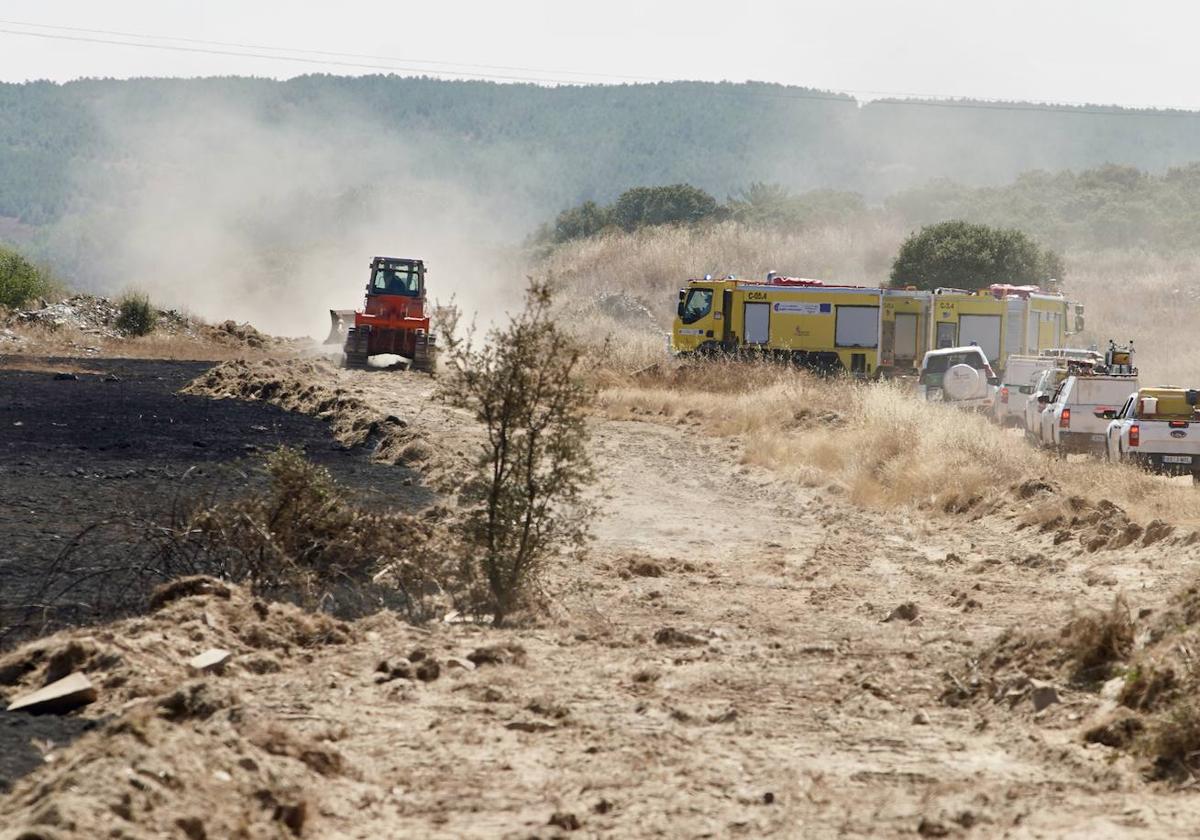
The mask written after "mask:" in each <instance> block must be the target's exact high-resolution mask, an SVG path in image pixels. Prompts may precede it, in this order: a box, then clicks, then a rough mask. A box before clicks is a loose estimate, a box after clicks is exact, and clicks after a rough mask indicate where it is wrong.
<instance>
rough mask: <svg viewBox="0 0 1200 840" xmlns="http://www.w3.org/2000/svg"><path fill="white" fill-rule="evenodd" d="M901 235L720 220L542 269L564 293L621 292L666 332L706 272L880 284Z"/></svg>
mask: <svg viewBox="0 0 1200 840" xmlns="http://www.w3.org/2000/svg"><path fill="white" fill-rule="evenodd" d="M905 233H906V231H903V230H901V229H899V228H896V227H890V226H887V225H883V224H871V225H863V226H859V227H829V228H816V229H812V230H806V231H800V232H796V233H790V234H788V233H780V232H777V231H768V230H760V229H752V228H747V227H745V226H743V225H739V224H736V223H734V222H725V223H722V224H718V225H711V226H707V227H701V228H650V229H647V230H643V231H639V232H637V233H617V234H609V235H605V236H599V237H596V238H593V239H584V240H578V241H575V242H570V243H567V244H565V245H563V246H562V247H560V248H557V249H556V250H555V251H554V252H553V253H551V255H550V256H549V257H548V258H547V259H546V260H545V261H544V262H543V264H542V266H541V268H542V269H543V270H545V271H546V272H547V273H548V274H549V275H550V276H552V277H554V278H556V279H557V280H558V281H559V282H561V283H563V284H565V285H566V287H567V288H568V289H570V290H580V291H597V290H604V291H607V292H610V293H611V292H624V293H627V294H629V295H632V296H634V297H637V298H639V299H641V300H642V301H644V302H645V303H646V305H647V306H648V307H649V308H650V309H651V311H652V312H654V313H656V314H659V313H661V319H660V324H661V325H662V326H663V328H664V329H665V328H667V327H669V326H670V323H671V319H672V318H673V317H674V314H675V293H676V291H677V290H678V289H679V288H680V286H682V285H683V284H684V283H685V282H687V280H688V278H689V277H703V276H704V275H705V274H712V275H714V276H724V275H726V274H731V273H732V274H736V275H738V276H740V277H764V276H766V273H767V272H768V271H779V272H782V273H784V274H793V275H803V276H806V277H821V278H824V279H827V280H837V281H840V282H845V283H856V284H858V283H861V284H864V285H873V286H878V285H879V283H880V281H882V280H883V279H885V278H886V277H887V274H888V271H889V270H890V269H891V261H892V259H893V258H894V256H895V254H896V251H897V250H898V249H899V247H900V242H901V241H902V240H903V238H904V235H905Z"/></svg>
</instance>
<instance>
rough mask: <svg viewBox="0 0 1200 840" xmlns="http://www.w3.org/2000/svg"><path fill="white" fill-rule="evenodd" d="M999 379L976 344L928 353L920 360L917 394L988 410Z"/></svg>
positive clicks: (938, 400)
mask: <svg viewBox="0 0 1200 840" xmlns="http://www.w3.org/2000/svg"><path fill="white" fill-rule="evenodd" d="M999 382H1000V380H999V379H997V378H996V374H995V372H994V371H993V370H992V366H991V365H990V364H988V360H987V356H985V355H984V353H983V350H982V349H980V348H979V347H978V346H976V345H971V346H970V347H947V348H944V349H942V350H930V351H929V352H928V353H926V354H925V358H924V359H922V360H921V376H920V378H919V379H918V380H917V393H918V394H919V395H920V396H921V397H922V398H923V399H926V400H932V401H935V402H944V403H950V404H951V405H954V406H957V407H959V408H970V409H975V410H977V411H990V410H991V409H992V401H993V397H994V394H995V392H996V386H997V385H998V384H999Z"/></svg>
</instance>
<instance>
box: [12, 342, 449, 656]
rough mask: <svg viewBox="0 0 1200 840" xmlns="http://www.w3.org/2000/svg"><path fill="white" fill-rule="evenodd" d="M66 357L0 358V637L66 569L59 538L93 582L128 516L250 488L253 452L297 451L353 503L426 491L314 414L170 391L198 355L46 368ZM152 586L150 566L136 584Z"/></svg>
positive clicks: (113, 558) (188, 375)
mask: <svg viewBox="0 0 1200 840" xmlns="http://www.w3.org/2000/svg"><path fill="white" fill-rule="evenodd" d="M71 364H72V363H71V362H69V361H68V360H61V362H60V361H58V360H45V359H40V360H20V359H15V360H14V359H12V358H9V359H7V360H6V368H5V369H0V535H2V536H3V539H2V541H0V645H3V644H5V643H11V642H12V641H13V640H14V638H16V637H18V636H20V635H23V634H24V633H27V632H28V631H29V629H30V628H25V627H20V626H18V625H20V624H21V623H23V622H24V623H28V620H29V619H28V615H29V607H30V606H34V607H37V606H39V605H40V604H42V603H45V600H46V599H47V587H46V583H47V581H48V580H49V579H50V578H52V577H53V578H56V579H57V578H63V580H64V581H66V580H67V578H69V577H70V576H71V575H73V574H76V572H73V571H70V570H64V569H63V568H62V567H63V563H64V561H63V560H62V558H63V555H64V550H65V549H66V548H67V547H68V546H70V545H72V542H73V541H77V542H78V547H77V548H75V549H73V550H72V551H71V559H70V564H72V569H78V570H80V571H81V572H85V573H89V574H94V575H96V581H97V584H99V583H102V582H103V579H104V573H103V570H104V569H105V568H106V566H107V565H108V564H112V563H119V562H121V561H122V559H123V558H125V557H128V556H130V555H131V553H132V552H133V551H134V550H135V548H136V546H134V545H131V541H135V540H136V539H137V536H136V534H135V533H133V532H132V531H131V530H130V529H129V528H128V527H127V525H128V523H129V522H132V521H140V522H153V521H156V520H165V519H168V518H170V516H171V514H172V511H173V510H175V509H178V508H180V507H181V506H184V505H186V504H188V503H189V502H190V501H192V500H195V499H199V498H205V497H212V496H217V497H221V496H224V497H228V496H230V495H236V494H239V493H245V492H253V491H255V490H256V489H259V488H261V487H262V486H264V481H265V479H264V476H263V474H262V472H261V469H260V464H261V456H262V455H263V454H265V453H267V452H269V451H271V450H272V449H274V448H275V447H278V446H290V447H296V448H299V449H302V450H304V451H305V452H306V453H307V455H308V457H309V458H310V460H312V461H313V462H315V463H317V464H319V465H321V466H323V467H326V468H327V469H329V471H330V472H331V473H332V474H333V477H334V478H335V479H336V480H337V481H338V482H339V483H340V484H341V485H342V486H344V487H345V488H347V490H348V491H350V492H352V493H353V494H354V495H355V496H356V497H357V498H358V499H359V500H360V501H361V502H362V503H363V504H365V505H367V506H375V505H379V506H383V505H386V506H388V507H389V508H392V509H396V508H399V509H401V510H406V509H407V510H412V509H416V508H420V507H422V506H424V505H426V504H428V503H429V502H430V501H432V498H433V497H432V494H430V493H429V492H428V491H426V490H425V489H423V488H422V487H421V486H420V485H419V481H418V477H417V476H416V475H415V474H413V473H411V472H409V471H407V470H405V469H404V468H402V467H396V466H386V465H382V464H378V463H375V462H372V461H371V459H370V452H369V451H368V450H366V449H364V448H354V449H347V448H346V447H344V446H342V445H340V444H339V443H337V442H336V441H335V440H334V439H333V438H332V436H331V434H330V431H329V428H328V426H327V425H326V424H325V423H323V422H321V421H320V420H317V419H315V418H312V417H309V416H306V415H300V414H293V413H290V412H287V411H284V410H282V409H279V408H277V407H275V406H273V405H270V404H267V403H262V402H244V401H238V400H212V399H208V398H205V397H198V396H187V395H182V394H179V393H178V391H179V389H180V388H181V387H182V386H184V385H185V384H186V383H187V382H189V381H191V380H192V379H193V378H195V377H196V376H198V375H200V374H201V373H203V372H204V371H205V370H206V369H207V368H208V367H209V366H210V365H209V364H207V363H203V362H175V361H157V360H153V361H148V360H89V361H87V362H86V365H85V366H84V367H83V368H82V369H80V368H79V367H76V368H75V369H76V370H79V372H77V373H73V374H63V373H55V372H54V370H53V369H54V368H55V367H61V368H69V367H70V365H71ZM74 364H75V365H78V364H79V363H78V362H75V363H74ZM22 368H24V369H22ZM70 376H74V377H76V378H69V377H70ZM89 528H92V529H94V530H92V531H90V532H89V531H88V530H87V529H89ZM81 535H82V536H81ZM158 582H160V581H158V580H156V579H153V575H150V576H149V577H148V578H147V580H146V581H145V586H146V587H147V589H148V588H149V587H150V586H153V585H154V584H156V583H158ZM50 594H53V593H50ZM60 600H62V601H66V600H70V596H69V595H64V596H63V597H62V598H61V599H60ZM48 606H51V607H54V608H56V609H57V608H58V607H59V606H60V605H59V604H49V605H48ZM77 615H79V616H80V617H87V618H90V619H91V620H102V619H104V618H107V617H108V616H105V615H89V614H88V613H87V611H86V610H85V611H80V612H78V613H77Z"/></svg>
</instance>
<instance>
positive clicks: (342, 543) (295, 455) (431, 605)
mask: <svg viewBox="0 0 1200 840" xmlns="http://www.w3.org/2000/svg"><path fill="white" fill-rule="evenodd" d="M266 471H267V476H268V478H269V487H268V488H267V489H266V490H265V492H259V493H250V494H246V495H241V496H235V497H228V496H222V497H215V496H211V495H210V496H205V497H203V498H197V497H194V496H193V497H190V498H180V499H177V500H176V502H175V504H174V506H173V508H172V510H171V511H170V512H168V513H167V514H165V515H164V516H162V517H156V518H153V519H138V518H130V517H128V516H122V517H119V518H116V519H113V520H112V521H105V522H97V523H94V524H92V525H90V526H88V527H87V528H85V529H83V530H82V531H81V532H80V533H79V534H78V535H77V536H76V537H75V538H74V539H73V540H72V541H71V543H70V544H69V545H68V546H67V547H66V548H65V549H64V550H63V552H62V553H61V554H60V556H59V557H58V558H57V560H56V562H55V563H54V564H53V566H52V568H50V569H49V570H48V571H47V573H46V574H45V575H44V576H43V578H42V580H41V583H40V585H39V586H38V587H37V588H36V589H35V590H34V591H31V592H29V593H27V594H25V595H24V597H23V598H22V599H21V604H20V605H19V606H17V607H10V608H8V610H7V613H8V614H0V619H3V621H0V642H2V643H6V644H7V643H9V642H11V641H12V640H15V639H17V638H20V637H24V636H29V635H37V634H41V633H44V632H47V631H49V630H52V629H55V628H57V627H61V626H64V625H72V624H82V623H88V622H93V621H106V620H110V619H114V618H119V617H122V616H127V615H131V614H134V613H137V612H139V611H141V610H142V609H143V607H144V606H145V600H146V597H147V595H148V594H149V593H150V591H151V590H153V588H154V587H156V586H158V585H160V584H162V583H164V582H166V581H170V580H175V579H177V578H182V577H187V576H191V575H209V576H213V577H217V578H220V579H222V580H227V581H230V582H233V583H241V584H246V585H248V586H250V587H251V589H252V591H254V592H255V593H256V594H258V595H261V596H264V597H268V598H276V599H283V600H289V601H293V602H296V603H298V604H301V605H303V606H306V607H309V608H314V609H320V610H322V611H326V612H332V613H334V614H337V615H340V616H344V617H351V616H356V615H362V614H365V613H369V612H373V611H376V610H379V609H381V608H384V607H387V608H391V609H395V610H398V611H400V612H402V613H404V614H405V615H406V616H407V617H408V618H409V619H410V620H412V621H424V620H427V619H429V618H430V617H433V616H435V615H440V614H441V611H442V610H443V608H444V607H445V606H446V605H447V604H448V603H449V602H450V601H451V600H452V599H453V596H454V592H455V590H456V589H457V588H458V586H459V583H458V582H459V579H460V578H459V575H458V567H457V565H456V564H457V560H456V559H455V558H454V556H453V555H452V554H451V553H450V552H449V551H448V550H447V544H446V539H445V537H444V536H443V535H442V534H441V532H439V531H438V530H436V529H435V528H434V527H433V526H431V525H429V524H428V523H426V522H424V521H422V520H420V519H417V518H415V517H412V516H408V515H405V514H401V513H395V512H375V511H368V510H363V509H362V508H360V507H358V506H357V505H355V504H354V503H353V501H352V500H351V499H349V498H348V495H347V492H346V491H345V489H344V488H342V487H340V486H339V485H338V484H337V483H336V482H335V481H334V480H333V479H332V478H331V477H330V475H329V473H328V472H327V471H326V470H324V469H323V468H321V467H318V466H315V465H313V464H312V463H310V462H309V461H308V460H306V459H305V458H304V457H303V455H302V454H301V453H299V452H298V451H296V450H291V449H286V448H284V449H280V450H278V451H276V452H274V453H272V454H271V455H270V456H268V458H267V459H266ZM241 479H242V481H244V479H245V476H241Z"/></svg>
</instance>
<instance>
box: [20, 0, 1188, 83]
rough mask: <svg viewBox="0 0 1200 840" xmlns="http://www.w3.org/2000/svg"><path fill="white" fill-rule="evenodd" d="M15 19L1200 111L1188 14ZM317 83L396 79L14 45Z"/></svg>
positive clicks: (1050, 9) (493, 12)
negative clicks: (328, 76) (339, 77)
mask: <svg viewBox="0 0 1200 840" xmlns="http://www.w3.org/2000/svg"><path fill="white" fill-rule="evenodd" d="M0 18H2V19H4V20H5V21H9V22H6V23H0V29H4V30H24V31H31V29H30V27H27V26H17V25H15V24H13V23H11V22H13V21H23V22H26V23H39V24H48V25H54V26H60V27H77V28H82V29H90V30H114V31H121V32H130V33H144V34H148V35H156V36H170V37H176V38H191V39H201V40H206V41H223V42H236V43H240V44H249V45H263V46H272V47H286V48H293V49H303V50H324V51H331V52H338V53H361V54H372V55H377V56H389V57H394V58H395V59H398V61H396V62H391V61H381V60H378V59H356V58H345V57H344V58H340V59H337V60H341V61H346V62H351V63H364V64H392V63H395V64H406V65H407V66H414V67H424V68H426V69H428V70H433V69H435V67H434V65H432V64H429V63H428V62H445V63H446V64H440V65H437V68H439V69H441V70H443V71H449V70H455V69H457V70H459V71H461V72H463V73H467V74H476V73H477V74H488V75H494V76H520V77H530V76H537V77H541V78H549V79H556V80H576V79H577V80H580V81H620V79H618V78H615V77H621V76H625V77H644V78H647V79H708V80H720V79H729V80H734V81H742V80H746V79H757V80H764V81H773V82H780V83H785V84H795V85H807V86H813V87H821V88H829V89H835V90H844V91H851V92H859V95H860V98H869V97H870V96H871V95H872V94H871V93H870V92H889V93H890V92H899V93H914V94H945V95H957V96H977V97H984V98H1002V99H1029V100H1039V101H1040V100H1049V101H1058V102H1099V103H1121V104H1130V105H1158V106H1163V105H1177V106H1200V92H1198V91H1197V90H1196V89H1195V85H1194V80H1195V79H1196V78H1197V76H1200V73H1198V72H1197V71H1200V51H1198V50H1197V49H1196V47H1195V43H1196V34H1195V33H1196V27H1197V24H1200V5H1198V4H1195V3H1188V2H1182V0H1181V2H1165V1H1164V0H1142V2H1140V3H1133V2H1130V0H1089V2H1067V0H1007V2H994V0H991V2H978V0H908V2H899V0H830V1H829V2H822V3H809V2H784V0H741V2H733V3H731V2H728V0H725V2H719V3H718V2H700V1H699V0H691V2H683V1H682V0H605V2H601V3H586V4H585V3H580V2H577V1H576V2H567V1H566V0H506V2H496V0H486V1H485V0H480V2H454V0H442V2H430V0H419V2H405V1H404V0H401V2H394V0H393V2H381V0H339V2H336V3H330V2H325V3H297V2H295V0H291V2H284V0H237V1H236V2H234V0H105V2H97V0H0ZM38 31H43V32H50V31H52V30H45V29H43V30H38ZM56 34H57V35H60V36H71V37H76V38H98V39H108V40H131V39H129V38H126V37H125V36H119V35H103V34H95V33H87V32H66V31H61V30H60V31H57V32H56ZM155 43H166V42H163V41H155ZM175 43H177V44H178V45H180V46H189V47H191V48H194V49H218V50H232V51H237V50H236V48H229V47H214V46H206V45H203V44H195V43H191V44H188V43H184V42H175ZM308 57H309V58H313V59H317V58H320V57H319V56H314V55H311V54H310V55H309V56H308ZM451 63H453V64H454V65H457V66H451ZM464 64H470V65H495V66H508V67H519V68H529V69H521V70H505V69H488V68H483V67H477V68H472V67H464V66H462V65H464ZM531 69H532V70H538V71H544V72H539V73H534V72H531ZM313 72H328V73H339V74H358V73H366V72H386V71H384V70H380V69H372V68H366V67H348V66H339V65H336V64H329V65H321V64H306V63H299V62H289V61H278V60H264V59H260V58H250V57H241V56H231V55H212V54H202V53H195V52H193V53H187V52H170V51H165V50H159V49H145V48H139V47H133V46H116V45H112V44H100V43H89V42H84V41H70V40H48V39H44V38H36V37H29V36H24V35H13V34H7V33H4V32H0V80H4V81H25V80H29V79H54V80H59V81H65V80H69V79H74V78H78V77H81V76H114V77H128V76H212V75H233V74H238V75H257V76H272V77H276V78H287V77H290V76H295V75H299V74H303V73H313ZM574 73H578V74H594V75H580V76H575V75H570V74H574Z"/></svg>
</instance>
